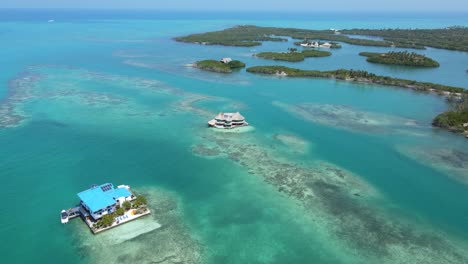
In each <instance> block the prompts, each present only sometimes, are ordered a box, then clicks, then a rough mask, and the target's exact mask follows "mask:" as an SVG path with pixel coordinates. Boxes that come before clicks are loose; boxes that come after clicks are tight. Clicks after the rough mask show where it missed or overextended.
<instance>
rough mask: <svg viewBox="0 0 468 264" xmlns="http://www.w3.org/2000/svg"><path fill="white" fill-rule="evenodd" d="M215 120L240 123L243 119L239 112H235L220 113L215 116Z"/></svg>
mask: <svg viewBox="0 0 468 264" xmlns="http://www.w3.org/2000/svg"><path fill="white" fill-rule="evenodd" d="M215 119H216V120H223V121H232V120H235V121H241V120H244V119H245V118H244V117H243V116H242V115H241V114H240V113H239V112H236V113H223V112H221V113H219V114H217V115H216V116H215Z"/></svg>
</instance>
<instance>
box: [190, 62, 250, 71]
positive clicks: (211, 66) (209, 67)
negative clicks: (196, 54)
mask: <svg viewBox="0 0 468 264" xmlns="http://www.w3.org/2000/svg"><path fill="white" fill-rule="evenodd" d="M194 67H195V68H198V69H201V70H205V71H212V72H219V73H231V72H232V71H233V70H234V69H240V68H244V67H245V63H243V62H241V61H238V60H233V61H231V62H229V63H223V62H221V61H217V60H202V61H197V62H196V63H195V64H194Z"/></svg>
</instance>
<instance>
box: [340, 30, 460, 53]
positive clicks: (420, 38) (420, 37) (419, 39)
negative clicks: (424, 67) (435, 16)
mask: <svg viewBox="0 0 468 264" xmlns="http://www.w3.org/2000/svg"><path fill="white" fill-rule="evenodd" d="M341 32H342V34H351V35H366V36H376V37H382V38H383V39H384V41H387V42H391V43H395V45H396V46H402V45H406V46H415V47H423V46H427V47H433V48H439V49H448V50H461V51H468V27H448V28H441V29H351V30H342V31H341Z"/></svg>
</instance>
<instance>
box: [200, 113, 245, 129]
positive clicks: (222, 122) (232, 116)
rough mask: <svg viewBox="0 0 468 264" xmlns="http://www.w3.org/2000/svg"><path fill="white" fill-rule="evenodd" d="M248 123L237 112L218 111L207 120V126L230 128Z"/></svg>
mask: <svg viewBox="0 0 468 264" xmlns="http://www.w3.org/2000/svg"><path fill="white" fill-rule="evenodd" d="M248 125H249V123H247V122H246V121H245V118H244V116H242V115H241V114H240V113H239V112H236V113H223V112H221V113H219V114H217V115H216V116H215V117H214V118H213V119H211V120H210V121H208V126H209V127H214V128H221V129H232V128H237V127H243V126H248Z"/></svg>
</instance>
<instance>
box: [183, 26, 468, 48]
mask: <svg viewBox="0 0 468 264" xmlns="http://www.w3.org/2000/svg"><path fill="white" fill-rule="evenodd" d="M347 35H366V36H376V37H382V40H371V39H362V38H351V37H349V36H347ZM285 37H291V38H293V39H298V40H306V41H307V40H308V39H316V40H326V41H338V42H344V43H348V44H353V45H362V46H378V47H400V48H413V49H424V48H425V46H428V47H434V48H442V49H450V50H461V51H467V50H468V27H449V28H443V29H381V30H371V29H351V30H341V31H340V34H337V31H335V30H311V29H298V28H278V27H258V26H252V25H244V26H236V27H232V28H228V29H224V30H220V31H213V32H206V33H199V34H191V35H187V36H181V37H176V38H175V40H176V41H181V42H187V43H197V44H204V45H224V46H242V47H251V46H259V45H261V44H262V43H261V42H262V41H288V39H287V38H285ZM299 45H300V43H299Z"/></svg>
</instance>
